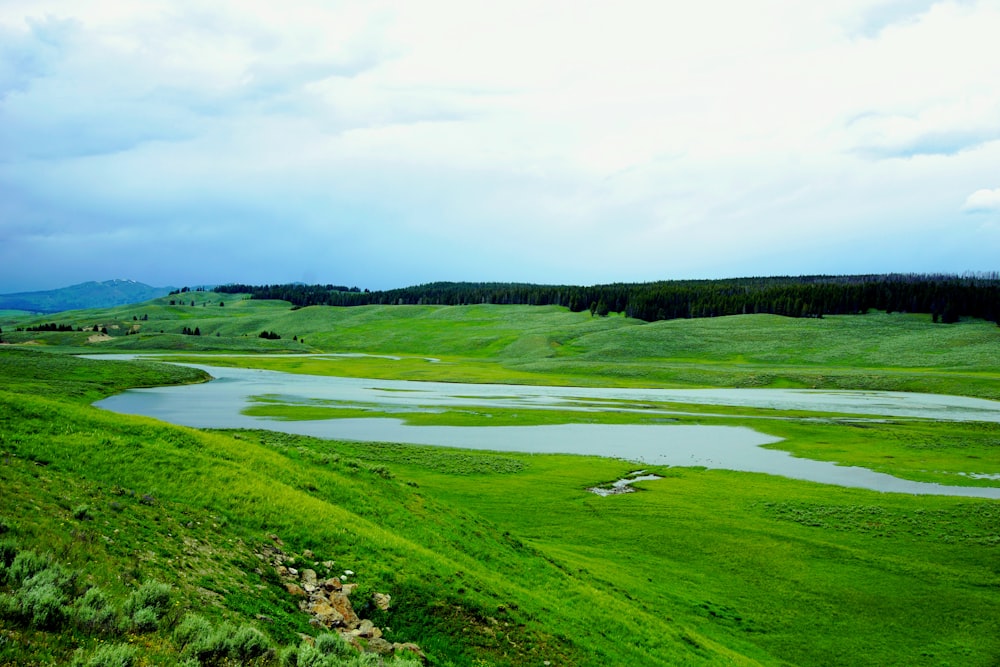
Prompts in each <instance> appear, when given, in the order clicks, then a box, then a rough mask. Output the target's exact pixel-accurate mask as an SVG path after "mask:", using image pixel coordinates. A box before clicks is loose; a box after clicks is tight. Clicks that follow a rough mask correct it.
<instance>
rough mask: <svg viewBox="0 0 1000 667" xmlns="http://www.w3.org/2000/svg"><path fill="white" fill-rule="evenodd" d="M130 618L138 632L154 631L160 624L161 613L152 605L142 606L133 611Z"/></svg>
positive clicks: (133, 627)
mask: <svg viewBox="0 0 1000 667" xmlns="http://www.w3.org/2000/svg"><path fill="white" fill-rule="evenodd" d="M130 620H131V624H132V629H133V630H135V631H136V632H152V631H154V630H156V628H157V627H159V625H160V614H159V612H157V611H156V610H155V609H153V608H152V607H140V608H139V609H136V610H135V611H134V612H133V613H132V616H131V619H130Z"/></svg>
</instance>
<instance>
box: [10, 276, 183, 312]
mask: <svg viewBox="0 0 1000 667" xmlns="http://www.w3.org/2000/svg"><path fill="white" fill-rule="evenodd" d="M172 289H173V288H172V287H150V286H149V285H144V284H143V283H137V282H136V281H134V280H120V279H116V280H105V281H104V282H95V281H91V282H87V283H80V284H79V285H72V286H71V287H63V288H60V289H54V290H47V291H44V292H20V293H18V294H0V310H27V311H31V312H34V313H58V312H62V311H64V310H80V309H83V308H110V307H111V306H124V305H126V304H129V303H140V302H142V301H148V300H150V299H155V298H157V297H161V296H166V295H167V294H169V293H170V291H171V290H172Z"/></svg>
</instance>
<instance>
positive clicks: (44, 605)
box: [18, 583, 66, 630]
mask: <svg viewBox="0 0 1000 667" xmlns="http://www.w3.org/2000/svg"><path fill="white" fill-rule="evenodd" d="M18 598H19V599H20V602H21V617H22V618H23V619H24V620H26V621H27V622H29V623H31V624H32V625H34V626H35V627H38V628H42V629H46V630H54V629H56V628H58V627H59V626H60V625H62V622H63V620H64V619H65V611H64V609H65V607H66V597H65V596H64V595H63V594H62V592H61V591H60V590H59V588H58V587H56V586H55V585H54V584H51V583H42V584H40V585H35V586H30V587H29V586H25V587H23V588H22V589H21V590H20V591H19V593H18Z"/></svg>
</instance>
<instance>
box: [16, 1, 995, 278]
mask: <svg viewBox="0 0 1000 667" xmlns="http://www.w3.org/2000/svg"><path fill="white" fill-rule="evenodd" d="M998 36H1000V0H981V1H976V0H952V1H946V2H933V1H930V0H826V1H824V2H800V1H798V0H795V1H791V0H755V1H753V2H747V1H746V0H701V1H699V2H690V1H687V2H676V1H675V0H648V1H647V0H614V1H613V2H612V1H611V0H607V1H588V0H573V1H566V2H563V1H561V0H504V1H503V2H494V1H490V2H482V1H480V0H404V1H380V0H364V1H359V2H354V1H348V2H339V1H336V0H321V1H316V2H312V1H310V0H289V1H288V2H282V3H275V2H262V1H257V0H27V1H21V0H0V293H14V292H20V291H32V290H43V289H53V288H57V287H63V286H67V285H71V284H76V283H79V282H85V281H89V280H107V279H111V278H126V279H132V280H137V281H140V282H144V283H147V284H150V285H154V286H168V285H169V286H184V285H191V286H194V285H212V284H220V283H230V282H242V283H250V284H265V283H287V282H296V281H301V282H307V283H323V284H325V283H334V284H342V285H348V286H358V287H361V288H369V289H388V288H393V287H403V286H409V285H417V284H421V283H426V282H432V281H439V280H455V281H503V282H508V281H509V282H534V283H559V284H575V285H591V284H599V283H610V282H645V281H653V280H668V279H687V278H725V277H741V276H765V275H815V274H858V273H894V272H903V273H938V272H943V273H966V272H986V271H989V272H992V271H996V270H998V269H1000V252H998V251H1000V37H998Z"/></svg>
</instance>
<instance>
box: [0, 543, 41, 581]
mask: <svg viewBox="0 0 1000 667" xmlns="http://www.w3.org/2000/svg"><path fill="white" fill-rule="evenodd" d="M50 562H51V558H50V557H49V556H47V555H42V554H38V553H35V552H34V551H32V550H31V549H23V550H21V551H18V552H17V555H16V556H14V560H13V561H12V562H11V564H10V567H9V568H8V570H7V579H8V583H10V584H11V585H12V586H19V585H21V584H22V583H24V582H25V581H26V580H27V579H30V578H31V577H33V576H35V575H36V574H38V573H39V572H41V571H42V570H44V569H45V568H47V567H48V566H49V563H50Z"/></svg>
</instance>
